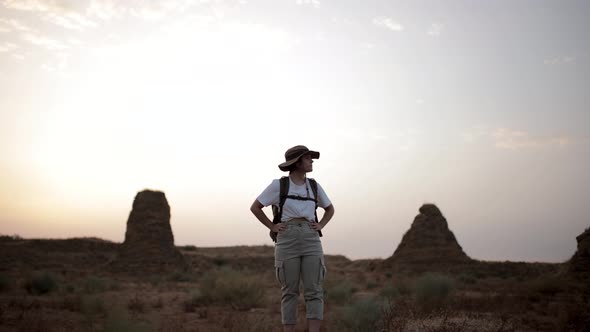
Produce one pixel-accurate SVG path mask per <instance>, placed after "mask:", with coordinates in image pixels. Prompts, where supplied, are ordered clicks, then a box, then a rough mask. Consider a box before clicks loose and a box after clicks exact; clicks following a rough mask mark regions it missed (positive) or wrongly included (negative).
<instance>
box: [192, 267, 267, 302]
mask: <svg viewBox="0 0 590 332" xmlns="http://www.w3.org/2000/svg"><path fill="white" fill-rule="evenodd" d="M266 287H267V285H265V284H264V282H263V281H262V280H261V279H260V278H259V277H257V276H255V275H249V274H247V273H245V272H242V271H237V270H233V269H231V268H221V269H219V270H212V271H209V272H207V273H206V274H205V275H204V276H203V278H202V279H201V288H200V292H198V291H196V292H195V293H193V295H192V296H191V304H192V305H201V304H203V305H205V304H220V305H230V306H231V307H232V308H234V309H237V310H247V309H251V308H256V307H261V306H263V305H264V290H265V289H266ZM185 307H186V306H185Z"/></svg>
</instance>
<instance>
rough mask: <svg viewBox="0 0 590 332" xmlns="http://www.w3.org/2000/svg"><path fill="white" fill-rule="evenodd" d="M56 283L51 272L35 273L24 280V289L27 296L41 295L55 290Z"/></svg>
mask: <svg viewBox="0 0 590 332" xmlns="http://www.w3.org/2000/svg"><path fill="white" fill-rule="evenodd" d="M58 283H59V282H58V279H57V277H56V276H55V275H54V274H53V273H51V272H35V273H33V274H32V275H31V276H29V278H27V279H26V280H25V283H24V288H25V289H26V290H27V292H28V293H29V294H33V295H43V294H48V293H51V292H53V291H55V290H57V288H58Z"/></svg>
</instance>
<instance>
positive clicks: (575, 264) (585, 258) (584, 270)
mask: <svg viewBox="0 0 590 332" xmlns="http://www.w3.org/2000/svg"><path fill="white" fill-rule="evenodd" d="M576 240H577V241H578V250H576V253H575V254H574V256H573V257H572V259H571V260H570V265H569V272H570V273H573V274H576V275H588V274H590V228H588V229H586V231H584V233H582V234H580V235H578V236H577V237H576Z"/></svg>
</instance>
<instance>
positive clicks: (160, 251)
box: [114, 190, 186, 272]
mask: <svg viewBox="0 0 590 332" xmlns="http://www.w3.org/2000/svg"><path fill="white" fill-rule="evenodd" d="M114 266H115V267H116V268H118V269H123V270H125V271H129V272H135V271H146V270H150V271H165V270H171V269H182V268H185V267H186V262H185V260H184V257H183V256H182V254H181V253H180V251H178V250H177V249H176V248H175V247H174V236H173V234H172V228H171V226H170V206H169V205H168V201H167V200H166V196H165V195H164V193H163V192H161V191H151V190H144V191H142V192H139V193H138V194H137V195H136V196H135V200H134V201H133V209H132V210H131V213H130V215H129V219H128V220H127V231H126V232H125V242H124V243H123V244H122V245H121V247H120V249H119V252H118V257H117V259H116V261H115V262H114Z"/></svg>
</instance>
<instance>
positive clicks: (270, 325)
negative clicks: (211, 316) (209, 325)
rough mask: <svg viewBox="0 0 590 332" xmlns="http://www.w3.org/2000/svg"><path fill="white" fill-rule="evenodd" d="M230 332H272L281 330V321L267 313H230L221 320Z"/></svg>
mask: <svg viewBox="0 0 590 332" xmlns="http://www.w3.org/2000/svg"><path fill="white" fill-rule="evenodd" d="M221 324H222V326H223V328H224V329H226V330H227V331H228V332H271V331H273V332H274V331H279V330H281V327H280V326H281V325H280V320H279V319H278V318H276V317H272V316H270V315H268V314H267V313H261V312H254V313H246V312H238V313H228V314H226V315H225V316H223V318H222V319H221Z"/></svg>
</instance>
